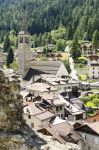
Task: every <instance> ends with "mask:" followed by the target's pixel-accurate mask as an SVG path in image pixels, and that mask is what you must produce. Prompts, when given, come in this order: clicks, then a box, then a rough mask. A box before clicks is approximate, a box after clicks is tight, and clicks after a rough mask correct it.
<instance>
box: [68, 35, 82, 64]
mask: <svg viewBox="0 0 99 150" xmlns="http://www.w3.org/2000/svg"><path fill="white" fill-rule="evenodd" d="M70 53H71V56H72V58H73V59H74V61H75V60H77V58H78V57H80V56H81V50H80V46H79V44H78V40H77V39H76V38H74V39H73V42H72V45H71V52H70Z"/></svg>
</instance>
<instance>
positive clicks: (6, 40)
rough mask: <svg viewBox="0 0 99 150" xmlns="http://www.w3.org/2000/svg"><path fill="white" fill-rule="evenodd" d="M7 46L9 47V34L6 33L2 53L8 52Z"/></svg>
mask: <svg viewBox="0 0 99 150" xmlns="http://www.w3.org/2000/svg"><path fill="white" fill-rule="evenodd" d="M9 48H10V39H9V35H8V34H7V35H6V36H5V39H4V44H3V51H4V53H6V52H8V50H9Z"/></svg>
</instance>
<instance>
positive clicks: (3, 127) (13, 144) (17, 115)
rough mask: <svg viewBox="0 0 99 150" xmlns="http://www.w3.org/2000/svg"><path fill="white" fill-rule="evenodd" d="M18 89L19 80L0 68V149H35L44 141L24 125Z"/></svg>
mask: <svg viewBox="0 0 99 150" xmlns="http://www.w3.org/2000/svg"><path fill="white" fill-rule="evenodd" d="M19 91H20V81H19V80H18V79H17V78H11V77H8V76H6V75H5V74H4V72H3V71H2V70H0V150H14V149H15V150H36V149H39V148H38V147H40V144H41V145H42V144H44V143H45V141H44V140H42V139H40V138H38V136H37V135H36V133H35V132H34V131H33V130H32V129H31V128H29V126H28V125H26V123H25V121H24V119H23V116H22V114H23V111H22V110H23V108H22V97H21V95H20V94H19ZM34 141H35V145H38V146H35V145H34ZM39 143H40V144H39ZM36 147H37V148H36Z"/></svg>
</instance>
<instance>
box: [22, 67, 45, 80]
mask: <svg viewBox="0 0 99 150" xmlns="http://www.w3.org/2000/svg"><path fill="white" fill-rule="evenodd" d="M41 74H45V72H43V71H39V70H37V69H33V68H29V70H28V72H27V74H26V75H25V77H24V78H23V79H24V80H26V81H29V80H30V79H31V78H32V77H33V76H34V75H41Z"/></svg>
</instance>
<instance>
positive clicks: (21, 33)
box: [18, 30, 30, 35]
mask: <svg viewBox="0 0 99 150" xmlns="http://www.w3.org/2000/svg"><path fill="white" fill-rule="evenodd" d="M18 35H30V33H29V32H28V31H26V30H21V31H20V32H19V33H18Z"/></svg>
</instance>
